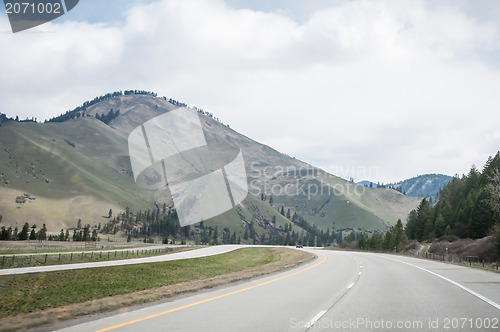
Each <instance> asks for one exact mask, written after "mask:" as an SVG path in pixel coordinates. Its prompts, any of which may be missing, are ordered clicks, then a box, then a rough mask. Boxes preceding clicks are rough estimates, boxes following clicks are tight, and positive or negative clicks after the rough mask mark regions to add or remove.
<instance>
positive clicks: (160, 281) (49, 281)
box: [0, 248, 280, 318]
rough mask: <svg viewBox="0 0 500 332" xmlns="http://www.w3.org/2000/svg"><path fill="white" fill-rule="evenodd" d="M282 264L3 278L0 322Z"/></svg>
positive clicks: (204, 263) (260, 252)
mask: <svg viewBox="0 0 500 332" xmlns="http://www.w3.org/2000/svg"><path fill="white" fill-rule="evenodd" d="M278 260H280V254H279V253H278V252H277V251H276V250H274V249H272V248H248V249H240V250H237V251H234V252H231V253H227V254H221V255H216V256H210V257H203V258H195V259H186V260H178V261H171V262H161V263H150V264H137V265H128V266H115V267H103V268H92V269H79V270H70V271H57V272H42V273H32V274H23V275H9V276H1V277H0V294H2V297H1V298H0V308H2V310H1V311H0V318H4V317H8V316H12V315H17V314H23V313H30V312H33V311H37V310H44V309H48V308H56V307H60V306H64V305H68V304H73V303H81V302H85V301H89V300H94V299H101V298H105V297H108V296H114V295H120V294H128V293H132V292H136V291H141V290H146V289H151V288H156V287H161V286H166V285H172V284H178V283H182V282H187V281H194V280H201V279H206V278H211V277H215V276H218V275H222V274H226V273H231V272H236V271H241V270H244V269H247V268H251V267H255V266H260V265H264V264H268V263H271V262H275V261H278Z"/></svg>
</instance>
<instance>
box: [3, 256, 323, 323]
mask: <svg viewBox="0 0 500 332" xmlns="http://www.w3.org/2000/svg"><path fill="white" fill-rule="evenodd" d="M275 250H276V251H277V252H278V253H279V255H280V257H281V259H280V260H279V261H276V262H273V263H269V264H265V265H262V266H256V267H252V268H249V269H245V270H242V271H239V272H232V273H228V274H223V275H220V276H216V277H212V278H208V279H202V280H196V281H190V282H184V283H180V284H176V285H169V286H163V287H158V288H152V289H147V290H143V291H139V292H133V293H129V294H123V295H116V296H111V297H107V298H103V299H98V300H92V301H87V302H83V303H76V304H70V305H66V306H63V307H58V308H51V309H47V310H43V311H36V312H32V313H29V314H21V315H16V316H13V317H7V318H3V319H2V322H1V325H2V326H1V330H2V331H6V330H7V331H8V330H18V329H22V328H29V327H36V326H42V325H45V324H50V323H54V322H56V321H60V320H65V319H69V318H72V317H76V316H83V315H88V314H93V313H101V312H104V311H109V310H114V309H118V308H123V307H126V306H130V305H133V304H140V303H146V302H152V301H156V300H160V299H163V298H168V297H172V296H174V295H178V294H182V293H188V292H195V291H198V290H202V289H208V288H213V287H217V286H221V285H224V284H228V283H232V282H237V281H241V280H246V279H250V278H255V277H259V276H262V275H265V274H270V273H274V272H278V271H282V270H286V269H290V268H292V267H295V266H297V265H299V264H302V263H305V262H308V261H311V260H312V259H314V257H315V255H313V254H311V253H309V252H305V251H300V250H293V249H289V248H276V249H275Z"/></svg>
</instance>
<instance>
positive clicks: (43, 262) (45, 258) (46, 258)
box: [43, 254, 48, 264]
mask: <svg viewBox="0 0 500 332" xmlns="http://www.w3.org/2000/svg"><path fill="white" fill-rule="evenodd" d="M47 256H48V255H47V254H45V261H44V262H43V264H46V263H47Z"/></svg>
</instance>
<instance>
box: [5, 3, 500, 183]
mask: <svg viewBox="0 0 500 332" xmlns="http://www.w3.org/2000/svg"><path fill="white" fill-rule="evenodd" d="M124 3H125V1H122V0H82V1H80V3H79V4H78V5H77V6H76V7H75V8H74V9H73V10H72V11H70V12H69V13H68V14H66V15H64V16H62V17H61V18H59V19H57V20H55V21H52V22H50V23H47V24H44V25H41V26H39V27H37V28H34V29H31V30H27V31H25V32H20V33H16V34H12V32H11V31H10V25H9V23H8V19H7V16H6V14H5V8H4V7H2V12H1V14H0V50H1V51H0V112H2V113H6V114H7V115H8V116H16V115H19V116H20V118H25V117H32V116H35V117H37V118H38V119H39V120H40V119H46V118H50V117H52V116H55V115H58V114H61V113H64V112H65V111H67V110H68V109H73V108H74V107H76V106H78V105H80V104H81V103H82V102H83V101H85V100H88V99H92V98H93V97H95V96H98V95H102V94H105V93H106V92H112V91H118V90H125V89H144V90H151V91H155V92H157V93H158V94H159V95H165V96H167V97H171V98H174V99H177V100H180V101H183V102H185V103H187V104H189V105H196V106H198V107H201V108H204V109H205V110H207V111H210V112H212V113H213V114H214V115H216V116H217V117H219V118H220V119H221V120H222V121H223V122H224V123H227V124H229V125H230V126H231V127H232V128H233V129H235V130H237V131H239V132H240V133H242V134H244V135H246V136H249V137H250V138H253V139H255V140H257V141H259V142H262V143H264V144H267V145H270V146H271V147H273V148H275V149H277V150H279V151H281V152H283V153H287V154H289V155H291V156H295V157H297V158H298V159H301V160H304V161H306V162H309V163H311V164H313V165H315V166H319V167H321V168H323V169H325V170H327V171H330V172H331V173H333V174H336V175H339V176H342V177H344V178H346V179H348V178H349V177H351V176H352V177H354V179H355V180H356V181H360V180H364V179H369V180H372V181H375V182H376V181H380V182H384V183H387V182H393V181H398V180H403V179H406V178H410V177H413V176H416V175H420V174H425V173H444V174H449V175H454V174H456V173H458V174H463V173H467V172H468V170H469V169H470V167H471V166H472V164H475V165H476V166H477V167H478V168H479V169H481V168H482V166H483V165H484V163H485V162H486V160H487V158H488V156H490V155H494V154H495V153H496V152H497V151H498V150H499V149H500V1H495V0H492V1H480V0H475V1H459V0H453V1H418V0H412V1H404V0H394V1H357V0H353V1H325V0H307V1H306V0H303V1H299V0H266V1H264V0H262V1H244V0H226V1H223V0H158V1H151V0H148V1H146V0H133V1H127V2H126V4H124Z"/></svg>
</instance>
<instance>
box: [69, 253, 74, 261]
mask: <svg viewBox="0 0 500 332" xmlns="http://www.w3.org/2000/svg"><path fill="white" fill-rule="evenodd" d="M69 261H70V262H72V261H73V253H71V258H70V259H69Z"/></svg>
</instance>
